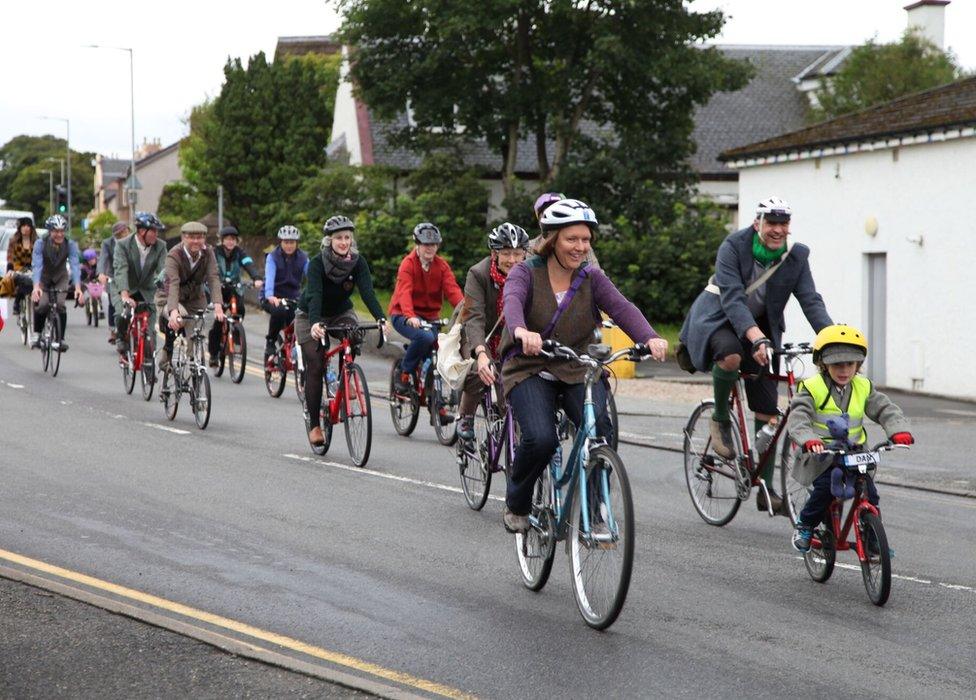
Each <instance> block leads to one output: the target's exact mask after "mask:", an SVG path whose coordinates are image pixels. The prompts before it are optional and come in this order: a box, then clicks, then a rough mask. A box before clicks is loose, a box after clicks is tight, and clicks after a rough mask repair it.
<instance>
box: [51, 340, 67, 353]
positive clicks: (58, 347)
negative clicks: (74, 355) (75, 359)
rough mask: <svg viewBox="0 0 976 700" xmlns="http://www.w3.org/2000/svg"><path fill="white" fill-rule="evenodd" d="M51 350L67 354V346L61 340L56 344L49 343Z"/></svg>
mask: <svg viewBox="0 0 976 700" xmlns="http://www.w3.org/2000/svg"><path fill="white" fill-rule="evenodd" d="M51 349H52V350H57V351H58V352H68V344H67V343H66V342H64V341H63V340H62V341H60V342H58V343H51Z"/></svg>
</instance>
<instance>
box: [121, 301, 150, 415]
mask: <svg viewBox="0 0 976 700" xmlns="http://www.w3.org/2000/svg"><path fill="white" fill-rule="evenodd" d="M150 310H151V307H150V306H149V304H148V302H145V301H140V302H137V303H136V305H135V307H132V306H129V305H128V304H126V305H125V309H123V311H122V313H123V314H124V315H125V316H127V317H128V320H129V331H128V336H129V338H128V345H129V349H128V350H126V352H125V354H124V355H122V356H121V357H119V369H120V370H121V371H122V386H123V387H124V388H125V393H127V394H131V393H132V390H133V389H134V388H135V385H136V374H138V375H139V382H140V383H141V385H142V398H143V399H144V400H145V401H149V400H150V399H152V395H153V388H154V387H155V386H156V360H155V358H154V357H153V340H154V336H155V333H154V332H153V329H152V328H151V327H150V326H149V311H150Z"/></svg>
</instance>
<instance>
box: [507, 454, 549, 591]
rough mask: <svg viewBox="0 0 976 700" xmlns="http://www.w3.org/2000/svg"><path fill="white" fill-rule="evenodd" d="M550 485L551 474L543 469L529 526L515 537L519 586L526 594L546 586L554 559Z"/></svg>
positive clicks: (535, 492)
mask: <svg viewBox="0 0 976 700" xmlns="http://www.w3.org/2000/svg"><path fill="white" fill-rule="evenodd" d="M551 484H552V474H551V472H550V471H549V468H548V467H546V469H545V470H544V471H543V472H542V474H541V475H540V476H539V478H538V479H536V482H535V487H534V488H533V490H532V513H531V515H530V516H529V522H530V523H531V525H530V527H529V529H528V530H526V531H525V532H517V533H515V556H516V557H517V559H518V565H519V574H520V575H521V576H522V585H524V586H525V587H526V588H528V589H529V590H530V591H541V590H542V588H543V586H545V585H546V582H547V581H548V580H549V574H550V573H552V562H553V559H555V556H556V518H555V516H554V515H553V511H552V504H551V503H550V500H549V497H550V492H551Z"/></svg>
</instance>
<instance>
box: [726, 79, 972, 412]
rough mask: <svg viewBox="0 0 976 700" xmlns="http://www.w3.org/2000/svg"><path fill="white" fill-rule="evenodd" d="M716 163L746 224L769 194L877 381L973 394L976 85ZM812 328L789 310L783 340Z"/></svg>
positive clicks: (729, 154) (903, 101) (817, 128)
mask: <svg viewBox="0 0 976 700" xmlns="http://www.w3.org/2000/svg"><path fill="white" fill-rule="evenodd" d="M722 158H723V159H724V160H726V161H727V162H728V164H729V165H730V166H731V167H732V168H735V169H736V170H737V171H738V173H739V192H740V202H741V204H740V208H739V215H740V219H741V220H743V221H748V220H749V219H751V218H752V213H753V211H754V207H755V203H757V202H759V201H760V200H761V199H762V198H763V197H766V196H769V195H771V194H775V195H778V196H780V197H783V198H784V199H786V200H787V201H788V202H790V204H791V205H792V206H793V211H794V216H793V223H792V233H793V236H794V237H795V238H796V239H797V240H798V241H801V242H803V243H806V244H808V245H809V246H810V248H811V250H812V253H811V256H810V261H811V266H812V270H813V276H814V279H815V281H816V283H817V288H818V290H819V291H820V292H821V294H823V297H824V300H825V302H826V304H827V310H828V311H829V312H830V315H831V316H832V317H833V319H834V320H835V321H837V322H844V323H850V324H853V325H855V326H858V327H860V328H862V329H863V330H864V331H866V333H867V335H868V342H869V346H870V350H869V353H868V367H867V374H868V377H869V378H871V379H872V380H874V381H875V382H876V383H877V384H879V385H883V386H889V387H896V388H901V389H909V390H918V391H925V392H931V393H935V394H941V395H946V396H955V397H964V398H976V371H973V370H972V359H971V358H972V348H973V347H974V346H976V324H974V323H973V317H974V312H973V299H974V297H976V274H974V266H973V264H972V262H971V261H972V259H973V257H974V247H973V240H974V235H973V233H974V226H976V224H974V214H973V201H974V197H976V77H973V78H968V79H966V80H961V81H959V82H956V83H952V84H950V85H946V86H943V87H939V88H935V89H932V90H927V91H925V92H921V93H917V94H915V95H909V96H906V97H903V98H900V99H897V100H894V101H892V102H889V103H886V104H883V105H879V106H876V107H873V108H871V109H868V110H865V111H862V112H857V113H854V114H849V115H845V116H842V117H838V118H836V119H833V120H830V121H827V122H823V123H820V124H816V125H814V126H811V127H808V128H806V129H801V130H799V131H794V132H791V133H787V134H784V135H782V136H778V137H775V138H772V139H767V140H765V141H762V142H759V143H755V144H752V145H750V146H745V147H741V148H736V149H732V150H730V151H726V152H725V153H724V154H722ZM812 337H813V333H812V329H811V328H810V327H809V325H808V324H807V323H806V320H805V319H804V318H803V315H802V313H801V312H800V310H799V307H798V306H797V305H796V304H795V302H791V308H790V309H789V311H788V313H787V339H788V340H793V341H801V340H810V339H812Z"/></svg>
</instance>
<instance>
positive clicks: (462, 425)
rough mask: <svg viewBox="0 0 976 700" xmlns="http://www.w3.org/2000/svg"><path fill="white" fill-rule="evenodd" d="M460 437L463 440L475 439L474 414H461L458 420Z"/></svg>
mask: <svg viewBox="0 0 976 700" xmlns="http://www.w3.org/2000/svg"><path fill="white" fill-rule="evenodd" d="M458 437H459V438H461V439H462V440H469V441H470V440H474V416H461V419H460V420H459V421H458Z"/></svg>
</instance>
